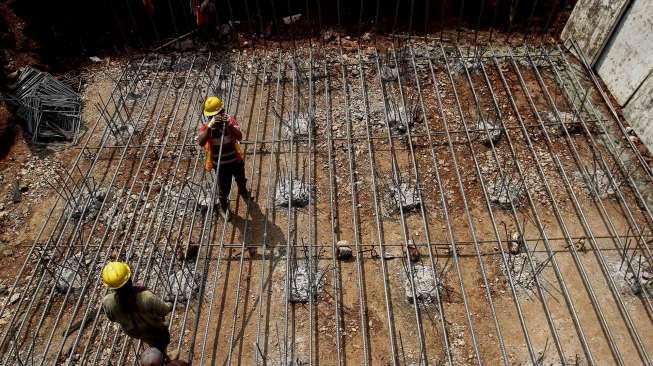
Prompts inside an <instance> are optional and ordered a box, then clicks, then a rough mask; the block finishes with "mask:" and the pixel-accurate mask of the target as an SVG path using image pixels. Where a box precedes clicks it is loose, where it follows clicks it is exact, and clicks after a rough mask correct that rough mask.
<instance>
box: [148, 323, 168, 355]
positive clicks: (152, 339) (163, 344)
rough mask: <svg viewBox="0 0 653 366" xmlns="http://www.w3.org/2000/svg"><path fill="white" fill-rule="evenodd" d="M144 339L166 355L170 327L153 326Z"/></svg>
mask: <svg viewBox="0 0 653 366" xmlns="http://www.w3.org/2000/svg"><path fill="white" fill-rule="evenodd" d="M142 341H143V342H145V343H147V344H148V345H149V346H151V347H154V348H157V349H158V350H159V351H161V352H162V353H163V354H164V355H165V354H166V351H167V348H168V344H169V343H170V331H168V327H153V328H152V329H151V330H150V331H149V332H148V335H147V336H146V337H143V339H142Z"/></svg>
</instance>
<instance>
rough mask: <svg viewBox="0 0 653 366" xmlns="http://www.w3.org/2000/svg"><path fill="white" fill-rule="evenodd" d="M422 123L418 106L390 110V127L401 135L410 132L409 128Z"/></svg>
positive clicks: (392, 107) (391, 108)
mask: <svg viewBox="0 0 653 366" xmlns="http://www.w3.org/2000/svg"><path fill="white" fill-rule="evenodd" d="M419 122H421V114H420V113H419V110H418V108H417V107H416V106H413V107H408V108H406V107H404V106H400V107H394V106H391V107H390V108H389V109H388V125H389V126H390V129H391V130H392V131H393V132H394V133H396V134H399V135H404V134H406V132H408V128H411V129H412V128H413V126H414V125H416V124H418V123H419Z"/></svg>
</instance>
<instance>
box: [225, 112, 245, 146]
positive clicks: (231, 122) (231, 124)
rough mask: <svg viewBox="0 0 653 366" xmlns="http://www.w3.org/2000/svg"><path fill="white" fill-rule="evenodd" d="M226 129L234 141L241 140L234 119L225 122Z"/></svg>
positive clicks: (237, 124) (238, 125) (238, 126)
mask: <svg viewBox="0 0 653 366" xmlns="http://www.w3.org/2000/svg"><path fill="white" fill-rule="evenodd" d="M227 127H228V128H229V131H231V135H232V136H233V137H234V138H235V139H236V140H242V139H243V133H242V132H241V131H240V124H239V123H238V120H237V119H236V117H231V118H229V120H228V121H227Z"/></svg>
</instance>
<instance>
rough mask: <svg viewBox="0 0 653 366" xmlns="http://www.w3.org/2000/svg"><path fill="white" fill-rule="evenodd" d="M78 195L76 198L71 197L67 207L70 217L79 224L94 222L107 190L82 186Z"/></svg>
mask: <svg viewBox="0 0 653 366" xmlns="http://www.w3.org/2000/svg"><path fill="white" fill-rule="evenodd" d="M78 194H79V195H78V196H77V197H73V200H72V201H70V202H69V206H68V207H67V209H68V210H69V215H70V217H71V218H72V219H73V220H75V221H81V222H89V221H91V220H94V219H95V218H96V217H97V215H98V214H99V213H100V208H101V207H102V202H103V201H104V200H105V197H106V196H107V189H106V188H93V187H92V186H87V185H83V186H82V189H81V192H79V193H78Z"/></svg>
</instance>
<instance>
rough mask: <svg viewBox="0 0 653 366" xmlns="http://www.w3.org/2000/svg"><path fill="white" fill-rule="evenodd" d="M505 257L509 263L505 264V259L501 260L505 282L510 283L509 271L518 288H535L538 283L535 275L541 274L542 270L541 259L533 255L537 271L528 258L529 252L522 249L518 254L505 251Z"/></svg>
mask: <svg viewBox="0 0 653 366" xmlns="http://www.w3.org/2000/svg"><path fill="white" fill-rule="evenodd" d="M503 256H504V259H505V261H506V263H508V266H507V268H506V266H505V265H504V263H503V261H502V262H501V271H502V272H503V274H504V275H505V283H506V284H509V283H510V282H509V280H508V271H509V272H510V276H511V277H512V281H513V284H514V285H515V286H516V287H517V288H521V289H523V290H529V291H531V290H533V289H534V288H535V286H536V285H537V283H536V281H535V278H534V275H539V272H538V271H539V270H540V267H541V266H540V261H539V260H538V259H537V257H536V256H534V255H531V259H532V260H533V266H534V268H535V271H533V267H531V264H530V262H529V260H528V253H526V252H524V251H522V252H518V253H517V254H512V253H504V254H503Z"/></svg>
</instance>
